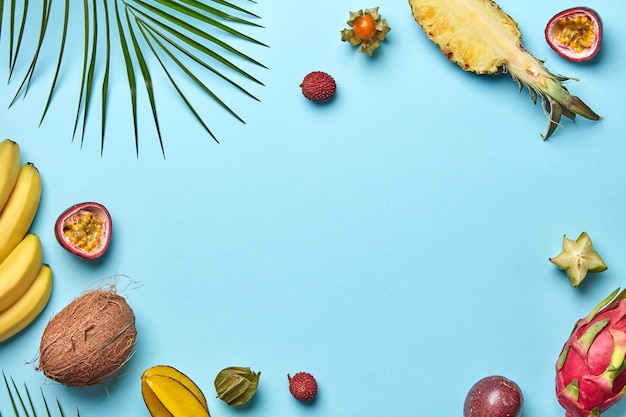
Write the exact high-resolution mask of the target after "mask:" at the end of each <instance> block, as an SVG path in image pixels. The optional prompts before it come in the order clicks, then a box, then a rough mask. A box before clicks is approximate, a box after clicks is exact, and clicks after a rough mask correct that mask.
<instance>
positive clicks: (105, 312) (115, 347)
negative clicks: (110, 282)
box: [37, 289, 137, 386]
mask: <svg viewBox="0 0 626 417" xmlns="http://www.w3.org/2000/svg"><path fill="white" fill-rule="evenodd" d="M136 337H137V331H136V329H135V314H134V313H133V311H132V310H131V308H130V306H129V305H128V303H127V302H126V300H125V299H124V297H122V296H120V295H119V294H117V293H116V292H115V290H113V289H96V290H91V291H89V292H86V293H84V294H83V295H81V296H80V297H78V298H76V299H75V300H74V301H72V302H71V303H70V304H68V305H67V306H66V307H65V308H64V309H63V310H61V311H60V312H59V313H58V314H57V315H56V316H54V317H53V318H52V319H51V320H50V322H48V325H47V326H46V329H45V330H44V333H43V335H42V337H41V344H40V346H39V365H38V367H37V369H38V370H40V371H43V373H44V375H46V376H47V377H48V378H50V379H52V380H54V381H57V382H60V383H62V384H64V385H71V386H85V385H94V384H101V383H104V382H106V379H107V378H108V377H110V376H112V375H113V374H114V373H115V372H116V371H118V370H119V369H120V368H121V367H122V365H124V363H126V361H128V359H129V358H130V356H131V354H132V352H133V347H134V345H135V340H136Z"/></svg>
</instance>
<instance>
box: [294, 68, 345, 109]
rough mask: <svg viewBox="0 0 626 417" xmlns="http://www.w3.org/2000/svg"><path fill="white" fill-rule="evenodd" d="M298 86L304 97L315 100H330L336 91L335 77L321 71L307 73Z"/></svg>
mask: <svg viewBox="0 0 626 417" xmlns="http://www.w3.org/2000/svg"><path fill="white" fill-rule="evenodd" d="M300 87H301V88H302V94H304V97H306V98H308V99H309V100H311V101H316V102H320V101H327V100H330V99H331V98H332V97H333V96H334V95H335V92H336V91H337V84H336V83H335V79H334V78H333V77H331V76H330V75H328V74H327V73H325V72H323V71H313V72H311V73H309V74H307V75H306V76H305V77H304V80H302V83H301V84H300Z"/></svg>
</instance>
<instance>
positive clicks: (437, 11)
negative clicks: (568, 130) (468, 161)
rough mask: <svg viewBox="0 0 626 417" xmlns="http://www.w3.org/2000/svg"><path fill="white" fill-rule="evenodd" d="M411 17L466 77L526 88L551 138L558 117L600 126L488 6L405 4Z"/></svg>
mask: <svg viewBox="0 0 626 417" xmlns="http://www.w3.org/2000/svg"><path fill="white" fill-rule="evenodd" d="M409 4H410V6H411V10H412V12H413V17H414V18H415V21H416V22H417V23H418V24H419V25H420V26H421V27H422V29H423V30H424V32H425V33H426V35H427V36H428V38H429V39H430V40H431V41H433V42H434V43H435V44H436V45H437V46H439V49H441V52H443V54H444V55H445V57H446V58H447V59H448V60H450V61H452V62H454V63H456V64H458V65H459V66H460V67H461V68H462V69H463V70H465V71H472V72H475V73H478V74H495V73H500V72H503V71H504V72H508V73H509V74H511V76H512V77H513V79H515V80H516V81H517V82H518V84H519V86H520V89H521V88H522V87H526V88H527V89H528V91H529V92H530V97H531V99H532V100H533V102H534V103H536V102H537V97H540V98H541V101H542V104H543V107H544V110H545V112H546V115H547V116H548V129H547V132H546V134H545V135H542V138H543V139H547V138H549V137H550V136H551V135H552V134H553V133H554V131H555V130H556V128H557V126H559V121H560V120H561V116H565V117H568V118H570V119H574V118H575V117H576V115H580V116H582V117H585V118H587V119H590V120H599V119H600V116H599V115H598V114H596V113H595V112H594V111H593V110H591V108H590V107H589V106H587V105H586V104H585V103H584V102H583V101H582V100H581V99H579V98H578V97H576V96H574V95H572V94H570V93H569V91H568V90H567V89H566V88H565V86H564V85H563V82H564V81H566V80H569V79H571V78H568V77H564V76H562V75H558V74H553V73H551V72H550V71H548V69H546V67H545V66H544V65H543V63H542V62H541V61H540V60H538V59H537V58H535V57H534V56H532V55H531V54H530V53H529V52H528V51H527V50H526V48H524V46H523V45H522V32H521V31H520V30H519V28H518V27H517V23H516V22H515V21H514V20H513V19H512V18H511V17H510V16H509V15H508V14H506V13H505V12H504V11H503V10H502V9H501V8H500V6H498V5H497V4H496V3H495V2H493V1H492V0H446V1H441V0H409Z"/></svg>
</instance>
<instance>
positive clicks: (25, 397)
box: [0, 371, 80, 417]
mask: <svg viewBox="0 0 626 417" xmlns="http://www.w3.org/2000/svg"><path fill="white" fill-rule="evenodd" d="M2 378H3V379H4V387H5V389H6V392H7V395H8V397H9V403H10V406H11V411H12V412H13V414H12V415H13V416H14V417H31V416H32V417H37V411H36V409H37V408H36V407H35V401H34V400H33V398H32V397H31V395H30V391H29V390H28V387H27V386H26V384H24V386H23V389H22V391H20V389H19V388H18V387H17V384H16V383H15V380H14V379H13V377H9V378H7V376H6V374H5V373H4V371H2ZM9 380H10V381H11V383H9ZM39 391H40V393H41V401H42V404H43V409H44V410H45V413H46V414H45V415H46V416H47V417H52V413H51V412H50V408H49V407H48V401H47V400H46V396H45V395H44V393H43V390H42V389H41V388H40V389H39ZM56 404H57V408H58V411H59V416H61V417H64V415H65V414H64V413H63V408H62V407H61V403H60V402H59V400H58V399H57V400H56ZM3 406H4V404H2V403H0V416H5V415H6V416H7V417H9V415H8V414H3ZM76 415H77V417H80V412H79V411H78V408H77V409H76Z"/></svg>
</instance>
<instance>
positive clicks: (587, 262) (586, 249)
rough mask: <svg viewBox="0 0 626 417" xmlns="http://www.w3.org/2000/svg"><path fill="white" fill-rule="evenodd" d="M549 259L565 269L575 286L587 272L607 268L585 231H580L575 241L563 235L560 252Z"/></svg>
mask: <svg viewBox="0 0 626 417" xmlns="http://www.w3.org/2000/svg"><path fill="white" fill-rule="evenodd" d="M549 260H550V262H552V263H553V264H554V265H556V266H557V267H558V268H559V269H561V270H563V271H565V273H566V274H567V276H568V277H569V280H570V284H571V285H572V287H577V286H578V285H579V284H580V283H581V282H582V281H583V280H584V279H585V277H586V276H587V272H602V271H606V269H607V266H606V264H605V263H604V261H603V260H602V257H601V256H600V254H598V252H596V251H595V250H593V246H592V242H591V239H590V238H589V235H588V234H587V233H586V232H582V233H581V234H580V236H578V239H576V240H575V241H574V240H571V239H568V238H567V236H565V235H564V236H563V250H562V252H561V253H559V254H558V255H557V256H556V257H554V258H549Z"/></svg>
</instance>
